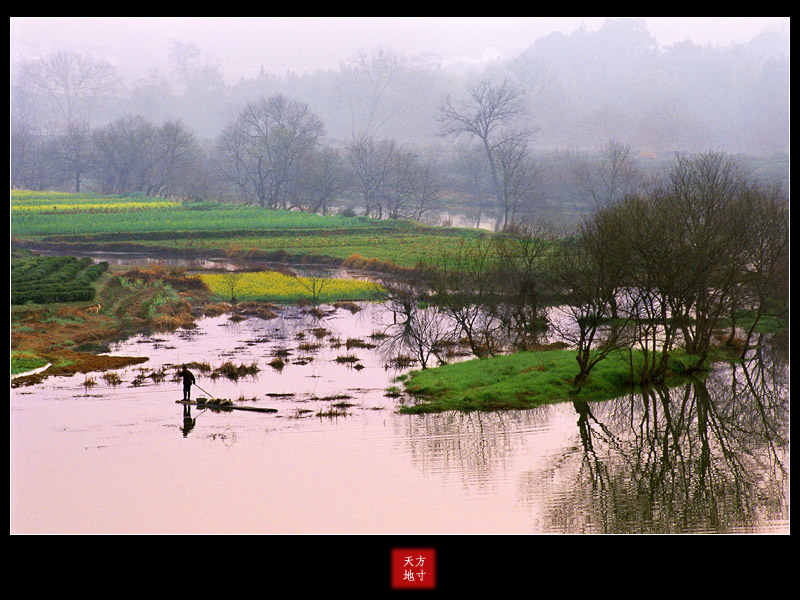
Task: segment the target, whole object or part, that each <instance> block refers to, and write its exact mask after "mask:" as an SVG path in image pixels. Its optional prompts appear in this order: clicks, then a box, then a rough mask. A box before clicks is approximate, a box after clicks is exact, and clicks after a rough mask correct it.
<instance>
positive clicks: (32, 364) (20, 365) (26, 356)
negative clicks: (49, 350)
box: [11, 350, 49, 377]
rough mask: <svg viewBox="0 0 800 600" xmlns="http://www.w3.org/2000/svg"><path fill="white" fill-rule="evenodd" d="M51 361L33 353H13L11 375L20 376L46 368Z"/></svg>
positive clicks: (15, 351)
mask: <svg viewBox="0 0 800 600" xmlns="http://www.w3.org/2000/svg"><path fill="white" fill-rule="evenodd" d="M48 362H49V361H48V360H47V359H45V358H42V357H41V356H37V355H35V354H33V353H31V352H19V351H17V350H12V351H11V375H12V377H13V376H14V375H19V374H20V373H25V372H27V371H33V370H34V369H38V368H39V367H43V366H45V365H46V364H47V363H48Z"/></svg>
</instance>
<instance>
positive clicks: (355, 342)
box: [344, 338, 375, 350]
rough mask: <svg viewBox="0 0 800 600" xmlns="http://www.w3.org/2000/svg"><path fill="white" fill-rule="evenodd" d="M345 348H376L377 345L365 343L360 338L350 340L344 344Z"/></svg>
mask: <svg viewBox="0 0 800 600" xmlns="http://www.w3.org/2000/svg"><path fill="white" fill-rule="evenodd" d="M344 345H345V347H346V348H347V349H348V350H350V348H374V347H375V344H370V343H369V342H365V341H364V340H361V339H358V338H348V340H347V341H346V342H345V343H344Z"/></svg>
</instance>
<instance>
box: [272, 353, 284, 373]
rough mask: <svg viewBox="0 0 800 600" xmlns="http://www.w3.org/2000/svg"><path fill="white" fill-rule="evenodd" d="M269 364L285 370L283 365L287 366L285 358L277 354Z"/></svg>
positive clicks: (279, 369) (278, 369)
mask: <svg viewBox="0 0 800 600" xmlns="http://www.w3.org/2000/svg"><path fill="white" fill-rule="evenodd" d="M268 364H269V366H270V367H272V368H273V369H275V370H276V371H281V370H283V367H285V366H286V361H284V360H283V358H281V357H280V356H276V357H275V358H273V359H272V360H271V361H269V363H268Z"/></svg>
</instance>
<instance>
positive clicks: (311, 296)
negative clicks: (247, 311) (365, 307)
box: [199, 271, 383, 303]
mask: <svg viewBox="0 0 800 600" xmlns="http://www.w3.org/2000/svg"><path fill="white" fill-rule="evenodd" d="M199 277H200V279H202V280H203V282H204V283H205V284H206V285H207V286H208V288H209V289H210V290H211V291H212V292H213V293H214V294H216V295H218V296H220V297H221V298H223V299H226V300H227V299H230V298H231V296H235V297H236V299H237V300H243V301H251V300H262V301H269V302H300V301H304V300H307V301H312V302H313V301H316V302H322V303H330V302H342V301H346V300H377V299H379V298H381V297H382V295H383V288H382V287H381V286H380V285H378V284H376V283H373V282H370V281H363V280H360V279H336V278H329V277H292V276H290V275H284V274H282V273H278V272H275V271H259V272H255V273H241V272H239V273H233V272H232V273H208V274H203V275H199ZM315 296H316V299H315Z"/></svg>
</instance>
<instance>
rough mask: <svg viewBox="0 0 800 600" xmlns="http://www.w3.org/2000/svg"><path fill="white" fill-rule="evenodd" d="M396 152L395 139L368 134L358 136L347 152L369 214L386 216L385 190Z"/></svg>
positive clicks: (348, 146) (357, 185)
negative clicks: (384, 212)
mask: <svg viewBox="0 0 800 600" xmlns="http://www.w3.org/2000/svg"><path fill="white" fill-rule="evenodd" d="M396 153H397V145H396V144H395V143H394V142H393V141H390V140H381V141H379V140H376V139H375V138H374V137H372V136H368V135H360V136H358V137H355V138H353V139H352V140H351V141H350V142H349V143H348V144H347V147H346V149H345V156H346V157H347V161H348V163H349V164H350V166H351V168H352V169H353V173H354V175H355V185H356V188H357V190H358V193H359V195H360V196H361V200H362V202H363V205H364V214H365V215H366V216H376V217H378V218H380V217H381V216H383V208H384V206H383V203H384V194H385V190H386V187H387V182H388V180H389V177H390V173H391V170H392V165H393V162H394V160H395V154H396Z"/></svg>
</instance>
